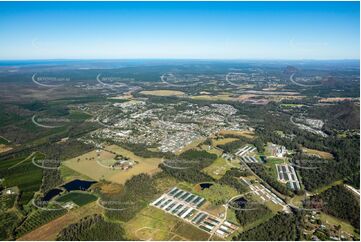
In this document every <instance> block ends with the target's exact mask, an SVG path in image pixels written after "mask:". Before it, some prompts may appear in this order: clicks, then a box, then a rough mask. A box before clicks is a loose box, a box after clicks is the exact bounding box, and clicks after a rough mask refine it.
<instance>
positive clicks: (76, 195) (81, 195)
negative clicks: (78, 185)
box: [56, 192, 97, 206]
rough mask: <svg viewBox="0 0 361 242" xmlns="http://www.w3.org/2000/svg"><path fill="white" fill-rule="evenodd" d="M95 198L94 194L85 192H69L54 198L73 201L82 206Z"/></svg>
mask: <svg viewBox="0 0 361 242" xmlns="http://www.w3.org/2000/svg"><path fill="white" fill-rule="evenodd" d="M95 200H97V197H96V196H95V195H93V194H89V193H85V192H69V193H67V194H65V195H63V196H61V197H59V198H57V199H56V201H58V202H64V203H66V202H73V203H75V204H76V205H78V206H83V205H85V204H88V203H90V202H93V201H95Z"/></svg>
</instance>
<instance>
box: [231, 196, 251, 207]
mask: <svg viewBox="0 0 361 242" xmlns="http://www.w3.org/2000/svg"><path fill="white" fill-rule="evenodd" d="M247 203H248V201H247V200H246V199H245V198H244V197H240V198H237V199H235V200H233V201H232V205H233V207H239V208H244V207H246V205H247Z"/></svg>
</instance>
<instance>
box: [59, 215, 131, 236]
mask: <svg viewBox="0 0 361 242" xmlns="http://www.w3.org/2000/svg"><path fill="white" fill-rule="evenodd" d="M56 240H60V241H98V240H106V241H110V240H112V241H117V240H118V241H119V240H126V238H125V236H124V231H123V229H122V227H121V226H120V225H119V224H117V223H111V222H106V221H104V219H103V217H102V216H101V215H98V214H96V215H92V216H87V217H85V218H83V219H81V220H80V221H79V222H77V223H74V224H71V225H69V226H68V227H66V228H64V229H63V230H62V231H61V232H60V233H59V234H58V236H57V238H56Z"/></svg>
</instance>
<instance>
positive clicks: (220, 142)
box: [212, 138, 238, 146]
mask: <svg viewBox="0 0 361 242" xmlns="http://www.w3.org/2000/svg"><path fill="white" fill-rule="evenodd" d="M236 140H238V139H236V138H223V139H212V145H213V146H217V145H225V144H227V143H230V142H233V141H236Z"/></svg>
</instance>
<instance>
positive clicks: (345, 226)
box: [320, 212, 359, 236]
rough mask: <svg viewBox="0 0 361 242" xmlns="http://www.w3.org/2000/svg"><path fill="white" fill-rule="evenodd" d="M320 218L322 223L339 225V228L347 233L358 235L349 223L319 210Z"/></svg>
mask: <svg viewBox="0 0 361 242" xmlns="http://www.w3.org/2000/svg"><path fill="white" fill-rule="evenodd" d="M320 219H321V221H322V222H323V223H326V224H329V225H341V230H343V231H345V232H347V233H349V234H353V235H355V236H359V235H357V233H355V231H354V227H353V226H352V225H351V224H349V223H347V222H345V221H343V220H341V219H339V218H336V217H334V216H331V215H328V214H325V213H322V212H321V215H320Z"/></svg>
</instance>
